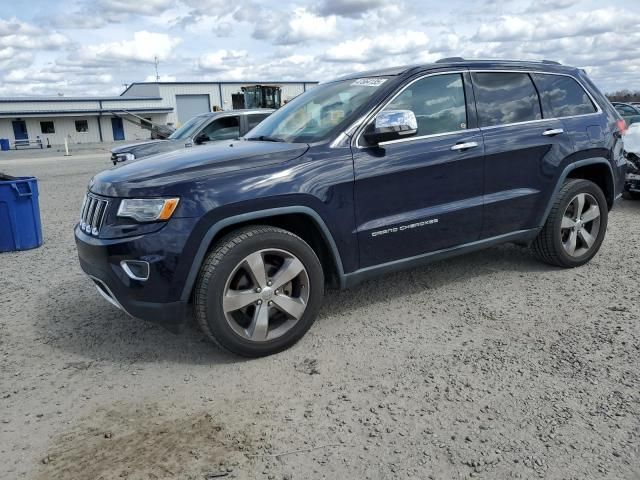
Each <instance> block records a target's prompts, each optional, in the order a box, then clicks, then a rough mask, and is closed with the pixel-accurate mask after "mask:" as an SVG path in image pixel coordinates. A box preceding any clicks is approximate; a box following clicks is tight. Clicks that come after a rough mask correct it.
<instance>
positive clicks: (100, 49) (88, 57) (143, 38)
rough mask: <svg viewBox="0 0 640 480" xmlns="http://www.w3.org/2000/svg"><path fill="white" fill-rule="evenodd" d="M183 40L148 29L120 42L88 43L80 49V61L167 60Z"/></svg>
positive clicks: (96, 62)
mask: <svg viewBox="0 0 640 480" xmlns="http://www.w3.org/2000/svg"><path fill="white" fill-rule="evenodd" d="M180 42H181V39H180V38H177V37H173V36H171V35H169V34H166V33H154V32H147V31H144V30H143V31H140V32H135V33H134V34H133V39H131V40H121V41H118V42H108V43H100V44H97V45H87V46H84V47H82V48H81V49H80V51H79V52H78V54H77V57H72V58H75V59H77V60H80V61H85V62H89V63H93V64H101V63H113V62H118V61H129V62H146V63H151V62H153V61H154V58H155V57H158V59H159V60H167V59H168V58H169V57H170V56H171V54H172V51H173V48H174V47H176V46H177V45H178V44H179V43H180Z"/></svg>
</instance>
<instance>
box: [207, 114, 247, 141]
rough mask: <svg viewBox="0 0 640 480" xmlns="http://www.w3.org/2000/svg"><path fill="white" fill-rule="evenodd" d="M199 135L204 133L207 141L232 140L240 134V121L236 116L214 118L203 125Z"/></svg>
mask: <svg viewBox="0 0 640 480" xmlns="http://www.w3.org/2000/svg"><path fill="white" fill-rule="evenodd" d="M200 135H205V136H206V137H207V138H208V139H209V141H215V140H233V139H235V138H238V137H239V136H240V122H239V119H238V117H223V118H219V119H218V120H214V121H213V122H211V123H210V124H209V125H207V126H206V127H204V129H203V130H202V133H200Z"/></svg>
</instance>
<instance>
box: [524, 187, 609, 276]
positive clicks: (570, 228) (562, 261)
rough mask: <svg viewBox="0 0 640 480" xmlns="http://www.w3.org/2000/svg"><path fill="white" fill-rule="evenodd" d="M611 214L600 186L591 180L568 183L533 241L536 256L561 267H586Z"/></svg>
mask: <svg viewBox="0 0 640 480" xmlns="http://www.w3.org/2000/svg"><path fill="white" fill-rule="evenodd" d="M608 213H609V210H608V206H607V201H606V199H605V197H604V194H603V193H602V190H601V189H600V187H598V186H597V185H596V184H595V183H593V182H590V181H588V180H577V179H575V180H574V179H572V180H568V181H567V182H566V183H565V184H564V185H563V186H562V188H561V189H560V191H559V192H558V195H557V197H556V199H555V201H554V204H553V207H552V208H551V212H550V213H549V217H548V218H547V221H546V223H545V224H544V227H543V228H542V230H541V231H540V233H539V234H538V237H537V238H536V239H535V241H534V242H533V245H532V248H533V251H534V253H535V254H536V256H537V257H538V258H540V259H541V260H542V261H544V262H546V263H550V264H552V265H558V266H560V267H566V268H571V267H578V266H580V265H584V264H585V263H587V262H588V261H589V260H591V259H592V258H593V257H594V256H595V254H596V253H598V250H599V249H600V246H601V245H602V241H603V240H604V236H605V232H606V230H607V221H608Z"/></svg>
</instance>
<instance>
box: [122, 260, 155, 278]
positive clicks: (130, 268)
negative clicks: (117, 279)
mask: <svg viewBox="0 0 640 480" xmlns="http://www.w3.org/2000/svg"><path fill="white" fill-rule="evenodd" d="M120 266H121V267H122V270H124V273H126V274H127V277H129V278H130V279H132V280H138V281H141V282H144V281H145V280H148V279H149V262H144V261H142V260H123V261H121V262H120Z"/></svg>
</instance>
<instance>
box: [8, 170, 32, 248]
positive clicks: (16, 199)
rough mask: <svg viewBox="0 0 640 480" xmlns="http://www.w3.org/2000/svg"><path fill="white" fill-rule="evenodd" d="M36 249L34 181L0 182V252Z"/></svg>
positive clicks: (20, 178)
mask: <svg viewBox="0 0 640 480" xmlns="http://www.w3.org/2000/svg"><path fill="white" fill-rule="evenodd" d="M40 245H42V226H41V224H40V206H39V204H38V180H37V179H36V178H35V177H14V178H12V179H11V180H0V252H11V251H14V250H28V249H30V248H36V247H39V246H40Z"/></svg>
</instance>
